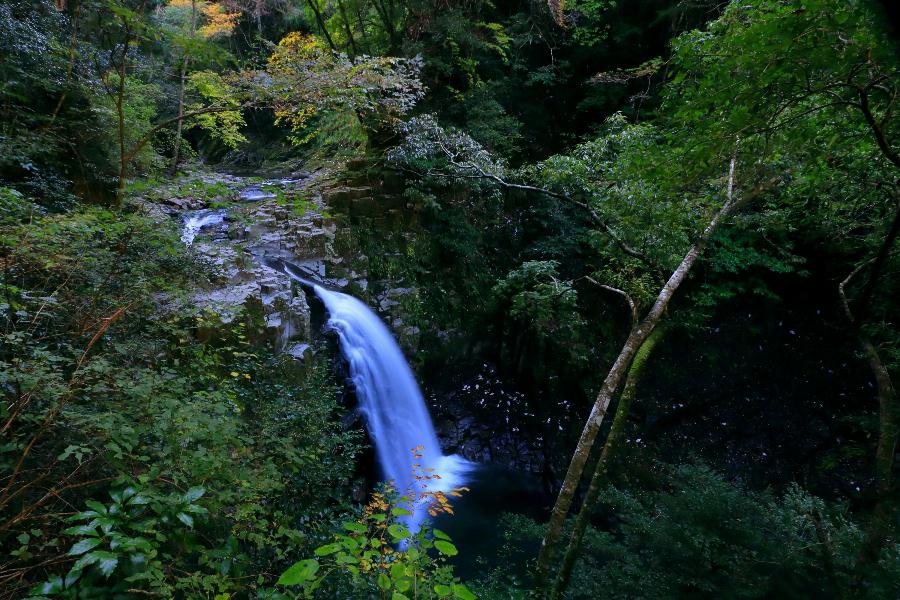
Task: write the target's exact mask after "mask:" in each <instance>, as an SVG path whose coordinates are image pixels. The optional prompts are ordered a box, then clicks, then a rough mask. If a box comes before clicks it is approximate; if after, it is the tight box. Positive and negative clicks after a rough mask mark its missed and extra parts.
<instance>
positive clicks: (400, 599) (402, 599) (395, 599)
mask: <svg viewBox="0 0 900 600" xmlns="http://www.w3.org/2000/svg"><path fill="white" fill-rule="evenodd" d="M391 600H409V598H408V597H406V596H404V595H403V594H401V593H400V592H394V593H393V595H392V596H391Z"/></svg>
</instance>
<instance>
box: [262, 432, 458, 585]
mask: <svg viewBox="0 0 900 600" xmlns="http://www.w3.org/2000/svg"><path fill="white" fill-rule="evenodd" d="M420 450H422V448H421V447H417V448H415V449H414V450H413V456H414V458H416V459H420V458H421V454H419V453H418V452H419V451H420ZM413 475H414V479H415V481H416V482H417V484H415V485H414V486H410V487H409V488H408V489H407V490H406V492H405V494H403V495H402V496H401V495H400V493H399V492H398V491H397V490H396V488H394V486H393V483H391V482H388V483H387V484H385V486H384V487H383V488H382V490H381V491H378V492H375V493H374V494H372V498H371V500H370V501H369V503H368V504H367V505H366V507H365V508H364V509H363V511H362V514H361V515H360V516H359V518H357V519H356V520H355V521H346V522H344V524H343V530H342V531H341V532H340V533H335V534H334V535H333V541H332V542H330V543H327V544H324V545H322V546H319V547H318V548H317V549H316V550H315V555H316V558H309V559H305V560H301V561H299V562H297V563H295V564H294V565H293V566H291V567H290V568H289V569H288V570H287V571H285V572H284V573H282V575H281V577H280V578H279V580H278V583H279V584H280V585H284V586H292V587H299V592H298V597H302V598H312V597H316V592H317V591H324V590H323V588H324V586H327V585H328V584H329V583H330V582H334V581H335V580H338V579H339V580H343V581H344V582H347V583H349V584H350V585H352V586H353V588H354V589H356V590H359V589H367V590H369V591H371V592H372V593H374V594H376V595H377V597H379V598H383V599H390V600H411V599H457V600H474V598H475V595H474V594H473V593H472V592H471V591H470V590H469V589H468V588H467V587H466V586H465V585H463V584H462V583H461V582H460V581H459V579H458V578H457V577H455V576H454V574H453V567H452V565H450V564H448V563H447V559H448V558H449V557H452V556H456V555H457V554H458V552H459V551H458V550H457V548H456V546H455V545H454V544H453V541H452V540H451V539H450V536H448V535H447V534H446V533H444V532H443V531H441V530H440V529H435V528H432V527H431V526H430V524H429V523H427V522H426V523H423V524H422V525H421V526H420V527H419V529H418V531H416V532H415V533H413V532H412V531H410V527H408V526H407V524H408V523H409V521H408V520H407V519H408V518H409V517H412V516H413V510H424V511H427V512H428V514H429V515H430V516H432V517H436V516H438V515H441V514H453V508H452V505H451V503H450V499H449V497H459V496H461V495H462V492H464V491H467V490H468V488H465V487H458V488H453V489H451V490H449V491H447V492H444V491H438V490H430V489H429V488H428V483H429V482H431V481H434V480H438V479H440V475H439V474H437V473H434V472H433V469H423V468H421V467H420V466H419V465H413ZM411 509H412V510H411Z"/></svg>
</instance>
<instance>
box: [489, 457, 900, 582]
mask: <svg viewBox="0 0 900 600" xmlns="http://www.w3.org/2000/svg"><path fill="white" fill-rule="evenodd" d="M656 479H657V481H658V483H657V484H655V485H654V487H652V488H650V489H646V488H644V487H642V486H640V485H638V486H637V487H636V486H634V485H629V486H627V487H619V488H613V487H610V488H608V489H607V490H606V491H605V492H603V494H602V496H601V506H600V508H599V510H598V514H597V517H598V522H603V523H606V524H607V525H605V526H603V527H597V528H590V529H589V530H588V533H587V535H586V536H585V541H584V549H583V551H582V553H581V554H580V558H579V562H578V565H577V566H576V570H575V573H574V575H573V579H572V584H571V586H570V588H569V589H570V594H569V595H568V596H567V597H571V598H595V597H598V596H599V595H602V596H603V597H609V598H677V597H685V596H692V597H705V598H706V597H708V598H720V597H727V598H769V597H773V596H777V597H839V596H841V595H842V594H844V593H846V592H847V591H849V590H850V589H852V588H853V586H854V585H855V584H854V583H853V581H854V579H853V577H854V562H855V552H856V549H857V548H858V544H859V541H860V540H861V537H862V531H861V529H860V526H859V524H857V523H854V522H853V521H852V520H850V519H849V518H848V515H847V510H846V507H844V506H841V505H834V504H830V503H827V502H825V501H823V500H822V499H820V498H816V497H814V496H810V495H809V494H808V493H806V492H804V491H803V490H801V489H800V488H799V487H798V486H796V485H792V486H790V487H789V488H788V489H787V490H786V491H785V492H784V493H783V494H782V495H780V496H774V495H772V494H770V493H755V492H751V491H748V490H746V489H745V488H743V487H742V486H741V485H739V484H737V483H732V482H730V481H727V480H726V479H724V478H723V477H722V476H721V475H719V474H717V473H715V472H713V471H711V470H710V469H708V468H707V467H703V466H695V465H683V466H680V467H661V472H659V473H657V478H656ZM505 529H506V533H505V535H504V538H505V539H506V540H507V545H506V550H505V552H506V553H507V554H505V555H504V556H503V558H502V559H501V560H506V561H510V562H513V563H516V562H518V560H520V559H519V558H517V556H518V554H517V553H519V552H523V551H524V552H525V555H526V556H527V555H528V552H529V549H530V548H531V547H532V545H533V544H534V543H536V542H537V540H539V539H540V536H541V534H542V531H541V527H540V526H539V525H538V524H536V523H534V522H532V521H529V520H528V519H526V518H523V517H516V516H512V515H510V516H507V517H506V518H505ZM897 550H898V549H897V548H896V546H894V547H888V548H886V549H885V550H884V551H883V553H882V554H881V556H880V559H879V560H878V561H877V562H876V564H875V565H873V566H872V567H871V570H870V572H869V573H867V575H868V576H869V578H870V584H869V587H868V588H867V589H866V590H857V591H859V592H860V593H861V595H862V597H867V598H882V597H890V596H892V595H893V594H895V593H896V579H895V572H896V568H897V565H896V562H894V561H895V557H896V553H897ZM510 576H512V577H513V582H512V583H515V582H516V580H515V576H514V574H508V573H504V572H503V571H498V572H497V573H495V574H493V575H492V576H491V577H490V578H487V579H485V580H484V581H483V582H482V583H481V585H476V586H473V587H474V589H475V590H476V591H477V592H478V593H479V594H480V595H481V596H482V597H484V598H515V597H521V596H516V594H515V593H514V592H510V591H508V586H509V585H510V583H511V582H510V580H509V577H510ZM518 581H519V582H520V581H521V580H518ZM519 585H521V583H519Z"/></svg>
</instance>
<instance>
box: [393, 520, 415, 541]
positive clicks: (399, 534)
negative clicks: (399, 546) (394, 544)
mask: <svg viewBox="0 0 900 600" xmlns="http://www.w3.org/2000/svg"><path fill="white" fill-rule="evenodd" d="M388 533H389V534H391V536H392V537H394V538H395V539H398V540H404V539H406V538H408V537H409V536H411V535H412V534H411V533H410V532H409V529H407V528H406V527H404V526H403V525H400V524H399V523H394V524H392V525H389V526H388Z"/></svg>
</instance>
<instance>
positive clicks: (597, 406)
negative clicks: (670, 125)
mask: <svg viewBox="0 0 900 600" xmlns="http://www.w3.org/2000/svg"><path fill="white" fill-rule="evenodd" d="M734 167H735V159H732V160H731V164H730V167H729V177H728V193H727V200H726V201H725V204H724V205H723V206H722V208H721V209H720V210H719V211H718V212H717V213H716V214H715V215H714V216H713V218H712V219H710V221H709V223H708V224H707V225H706V228H705V229H704V230H703V233H701V235H700V237H699V239H698V240H697V241H696V242H695V243H694V245H693V246H691V248H690V250H688V252H687V254H685V256H684V258H683V259H682V260H681V263H680V264H679V265H678V268H676V269H675V271H674V272H673V273H672V275H671V276H670V277H669V279H668V281H667V282H666V284H665V285H664V286H663V287H662V289H661V290H660V291H659V295H658V296H657V297H656V301H655V302H654V303H653V306H652V307H651V308H650V311H649V312H648V313H647V315H646V316H645V317H644V320H643V321H641V322H640V324H638V325H637V326H636V327H634V328H633V329H632V330H631V333H630V334H629V336H628V338H627V339H626V340H625V344H624V345H623V346H622V349H621V350H620V351H619V356H618V357H617V358H616V360H615V362H614V363H613V365H612V367H611V368H610V370H609V372H608V373H607V375H606V379H605V380H604V381H603V385H602V386H601V387H600V391H599V392H598V393H597V398H596V400H595V401H594V406H593V407H592V408H591V413H590V415H589V416H588V419H587V421H586V422H585V425H584V429H583V430H582V432H581V438H580V439H579V440H578V444H577V446H576V447H575V452H574V453H573V454H572V460H571V461H570V462H569V468H568V471H567V472H566V476H565V479H564V480H563V483H562V486H561V487H560V490H559V495H558V496H557V499H556V503H555V504H554V506H553V510H552V511H551V513H550V522H549V523H548V524H547V531H546V533H545V534H544V539H543V541H542V542H541V549H540V553H539V554H538V561H537V567H536V569H535V589H536V591H537V592H538V594H539V595H540V596H546V594H547V579H548V574H549V572H550V563H551V561H552V560H553V556H554V551H555V549H556V545H557V543H558V542H559V539H560V537H561V536H562V530H563V526H564V525H565V521H566V516H567V515H568V513H569V508H570V507H571V506H572V501H573V499H574V498H575V492H576V491H577V489H578V484H579V482H580V481H581V476H582V474H583V472H584V465H585V463H586V462H587V460H588V457H589V455H590V452H591V448H592V447H593V445H594V440H595V439H596V437H597V433H598V432H599V431H600V426H601V425H602V423H603V418H604V416H605V415H606V410H607V408H608V407H609V402H610V399H611V398H612V395H613V393H614V392H615V391H616V388H618V387H619V384H620V383H621V382H622V379H623V378H624V377H625V375H626V373H627V371H628V367H629V365H630V364H631V361H632V359H633V358H634V356H635V354H636V353H637V352H638V350H640V348H641V346H642V345H643V344H644V342H646V341H647V338H648V337H649V336H650V334H651V333H652V332H653V329H654V328H655V327H656V325H657V324H658V323H659V321H660V319H662V317H663V314H664V313H665V310H666V307H667V306H668V305H669V301H670V300H671V299H672V296H674V295H675V292H676V291H678V288H679V286H681V284H682V283H683V282H684V280H685V278H686V277H687V274H688V273H689V272H690V270H691V267H693V266H694V263H695V262H696V261H697V259H698V258H699V257H700V255H701V254H702V253H703V249H704V248H705V247H706V244H707V243H708V242H709V240H710V238H711V237H712V235H713V234H714V233H715V232H716V230H717V229H718V227H719V226H720V225H721V224H722V222H723V221H724V220H725V219H727V218H728V217H729V216H731V214H732V213H733V212H734V211H735V210H737V208H738V207H739V206H741V205H743V204H746V203H747V202H750V201H751V200H753V199H754V198H755V197H756V196H758V195H759V194H761V193H762V192H763V191H765V190H766V189H768V188H769V187H771V186H773V185H775V183H777V181H778V179H770V180H768V181H766V182H764V183H761V184H759V185H757V186H756V188H755V189H753V190H752V191H750V192H748V193H747V194H746V195H745V196H744V197H743V198H741V199H739V200H735V199H734V197H733V189H734Z"/></svg>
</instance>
